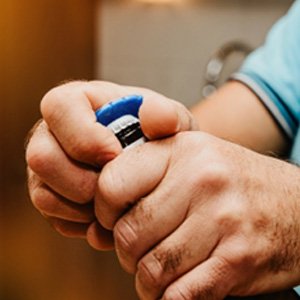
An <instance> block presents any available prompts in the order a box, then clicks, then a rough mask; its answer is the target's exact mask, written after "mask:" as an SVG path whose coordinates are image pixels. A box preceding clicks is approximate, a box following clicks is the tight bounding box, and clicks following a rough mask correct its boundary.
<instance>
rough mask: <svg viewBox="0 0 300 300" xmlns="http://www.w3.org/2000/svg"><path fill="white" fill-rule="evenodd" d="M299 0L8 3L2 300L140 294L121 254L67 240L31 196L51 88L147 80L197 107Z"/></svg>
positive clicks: (0, 51) (1, 123) (2, 23)
mask: <svg viewBox="0 0 300 300" xmlns="http://www.w3.org/2000/svg"><path fill="white" fill-rule="evenodd" d="M291 3H292V1H289V0H248V1H244V0H198V1H196V0H194V1H192V0H172V1H168V0H118V1H117V0H102V1H101V0H43V1H39V0H26V1H20V0H1V1H0V109H1V116H0V134H1V136H0V137H1V140H0V154H1V157H0V193H1V194H0V205H1V207H0V235H1V236H0V284H1V286H0V299H1V300H2V299H3V300H4V299H5V300H39V299H43V300H48V299H49V300H50V299H59V300H65V299H74V300H77V299H78V300H86V299H87V300H89V299H101V300H102V299H105V300H106V299H109V300H114V299H137V298H136V295H135V291H134V282H133V278H131V276H129V275H127V274H125V273H124V272H123V271H122V270H121V268H120V267H119V265H118V262H117V260H116V258H115V256H114V254H113V253H100V252H96V251H94V250H92V249H90V248H89V247H88V246H87V245H86V243H85V242H84V241H77V240H72V239H66V238H63V237H60V236H59V235H58V234H57V233H56V232H54V231H53V230H52V228H50V226H49V225H48V224H47V223H46V222H45V221H44V220H43V219H42V217H41V216H40V215H39V214H38V213H37V212H36V211H35V209H34V208H33V207H32V205H31V204H30V200H29V198H28V195H27V190H26V179H25V178H26V172H25V163H24V146H23V144H24V138H25V136H26V133H27V132H28V130H29V129H30V128H31V126H32V125H33V124H34V122H35V121H36V120H37V119H38V118H39V117H40V113H39V103H40V100H41V98H42V96H43V95H44V94H45V93H46V92H47V90H49V89H50V88H51V87H53V86H55V85H58V84H60V83H61V82H63V81H64V80H70V79H104V80H110V81H114V82H117V83H122V84H127V85H138V86H145V87H148V88H151V89H154V90H156V91H158V92H161V93H163V94H165V95H167V96H169V97H172V98H175V99H177V100H179V101H182V102H183V103H184V104H186V105H187V106H190V105H193V104H194V103H195V102H196V101H198V100H200V99H201V98H202V95H203V94H207V93H209V92H210V91H211V90H213V89H214V86H217V85H219V84H221V83H222V82H223V81H224V80H226V78H227V77H228V75H230V73H231V72H233V71H234V70H235V69H237V68H238V66H239V65H240V63H241V62H242V60H243V58H244V56H245V54H246V53H248V52H249V51H250V50H251V49H252V48H255V47H257V46H259V45H260V44H261V43H262V42H263V40H264V36H265V34H266V32H267V31H268V29H269V28H270V26H271V25H272V24H273V23H274V21H275V20H276V19H278V18H279V17H280V16H281V15H283V14H284V13H285V12H286V11H287V9H288V7H289V6H290V4H291Z"/></svg>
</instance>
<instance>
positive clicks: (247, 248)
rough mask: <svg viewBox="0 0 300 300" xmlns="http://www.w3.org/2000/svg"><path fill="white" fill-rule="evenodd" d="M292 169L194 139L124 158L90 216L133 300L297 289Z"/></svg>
mask: <svg viewBox="0 0 300 300" xmlns="http://www.w3.org/2000/svg"><path fill="white" fill-rule="evenodd" d="M299 182H300V171H299V169H298V168H297V167H295V166H293V165H290V164H288V163H286V162H283V161H280V160H277V159H274V158H270V157H266V156H263V155H260V154H257V153H254V152H252V151H250V150H247V149H245V148H243V147H240V146H237V145H235V144H231V143H229V142H226V141H223V140H220V139H218V138H215V137H213V136H210V135H208V134H204V133H201V132H186V133H179V134H177V135H176V136H174V137H170V138H168V139H164V140H159V141H151V142H148V143H146V144H144V145H142V146H139V147H137V148H134V149H130V150H128V151H124V152H123V153H121V154H120V155H119V156H118V157H116V158H115V159H114V160H112V161H111V162H109V163H108V164H107V165H105V167H104V168H103V170H102V172H101V175H100V178H99V183H98V192H97V195H96V198H95V205H96V216H97V218H98V220H99V222H100V223H101V224H102V225H103V226H104V227H105V228H107V229H113V231H114V239H115V246H116V250H117V254H118V257H119V260H120V263H121V265H122V266H123V268H124V269H125V270H127V271H128V272H130V273H135V274H136V288H137V292H138V294H139V296H140V298H141V299H160V298H162V299H165V300H167V299H176V300H177V299H210V300H211V299H214V300H218V299H223V298H224V297H226V296H227V295H233V296H244V295H254V294H258V293H263V292H271V291H275V290H280V289H285V288H289V287H292V286H294V285H296V284H298V283H299V282H300V254H299V253H300V236H299V235H300V217H299V215H298V214H299V212H300V202H299V198H300V189H299Z"/></svg>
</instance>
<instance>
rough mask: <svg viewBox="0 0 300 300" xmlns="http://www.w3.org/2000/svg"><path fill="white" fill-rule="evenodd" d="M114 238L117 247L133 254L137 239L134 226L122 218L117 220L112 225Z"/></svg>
mask: <svg viewBox="0 0 300 300" xmlns="http://www.w3.org/2000/svg"><path fill="white" fill-rule="evenodd" d="M114 239H115V243H116V246H117V248H119V249H121V250H122V252H125V253H130V254H131V255H133V254H134V252H135V249H136V246H137V242H138V240H139V238H138V235H137V233H136V230H135V228H134V226H132V225H131V224H130V222H129V221H127V220H124V219H121V220H119V221H118V222H117V224H116V226H115V227H114Z"/></svg>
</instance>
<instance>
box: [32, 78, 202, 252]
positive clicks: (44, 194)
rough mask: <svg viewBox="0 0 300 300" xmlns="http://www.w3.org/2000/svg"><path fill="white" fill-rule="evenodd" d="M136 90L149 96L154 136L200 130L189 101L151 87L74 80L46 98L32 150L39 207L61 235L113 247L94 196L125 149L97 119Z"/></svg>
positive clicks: (147, 111) (146, 120)
mask: <svg viewBox="0 0 300 300" xmlns="http://www.w3.org/2000/svg"><path fill="white" fill-rule="evenodd" d="M131 94H140V95H143V96H144V102H143V105H142V106H141V110H140V120H141V126H142V129H143V131H144V133H145V135H146V136H147V137H148V138H149V139H150V140H151V139H155V138H160V137H164V136H168V135H171V134H174V133H176V132H178V131H182V130H191V129H195V127H196V125H195V124H194V123H193V120H192V117H191V114H190V113H189V112H188V111H187V109H185V108H184V107H183V105H181V104H179V103H177V102H175V101H173V100H170V99H168V98H166V97H164V96H162V95H159V94H157V93H155V92H152V91H150V90H147V89H142V88H134V87H126V86H119V85H116V84H112V83H108V82H99V81H98V82H96V81H95V82H72V83H68V84H65V85H63V86H60V87H57V88H54V89H53V90H51V91H50V92H49V93H48V94H47V95H46V96H45V97H44V98H43V100H42V103H41V111H42V115H43V121H42V122H40V123H39V124H38V125H37V126H35V128H34V129H33V131H32V136H31V138H30V139H29V143H28V146H27V151H26V159H27V163H28V184H29V192H30V196H31V199H32V202H33V204H34V206H35V207H36V208H37V209H38V210H39V211H40V212H41V214H42V215H43V216H45V218H47V219H48V220H49V222H50V223H51V224H52V225H53V226H54V228H56V230H57V231H58V232H60V233H61V234H63V235H65V236H70V237H81V238H87V239H88V242H89V243H90V244H91V245H92V246H94V247H95V248H98V249H103V250H104V249H110V248H112V247H113V240H112V235H111V232H110V231H107V230H105V229H104V228H103V227H101V226H100V225H99V224H98V223H97V222H96V221H95V216H94V207H93V198H94V193H95V189H96V183H97V179H98V176H99V170H100V169H101V167H102V166H103V165H104V164H105V163H106V162H108V161H110V160H111V159H113V158H114V157H116V156H117V155H118V154H119V153H120V152H121V151H122V149H121V145H120V144H119V142H118V140H117V139H116V138H115V136H114V135H113V134H112V132H111V131H110V130H108V129H107V128H105V127H103V126H102V125H100V124H99V123H96V118H95V111H96V110H97V109H98V108H100V107H101V106H102V105H103V104H105V103H106V102H108V101H111V100H115V99H118V98H120V97H122V96H127V95H131ZM95 237H96V238H95Z"/></svg>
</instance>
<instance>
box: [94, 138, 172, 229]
mask: <svg viewBox="0 0 300 300" xmlns="http://www.w3.org/2000/svg"><path fill="white" fill-rule="evenodd" d="M167 143H168V142H167V141H166V142H165V143H164V144H166V147H164V146H163V145H162V143H156V142H149V143H146V144H144V145H141V146H139V147H137V148H134V149H131V151H124V152H123V153H122V154H120V155H119V156H118V157H116V158H115V159H114V160H113V161H111V162H109V163H108V164H107V165H105V167H104V168H103V169H102V172H101V174H100V177H99V181H98V189H97V192H96V196H95V213H96V216H97V219H98V220H99V222H100V223H101V225H102V226H104V227H105V228H107V229H110V230H112V229H113V227H114V224H115V222H116V220H117V219H118V218H119V216H120V215H121V214H122V213H123V212H124V211H125V210H126V209H128V208H129V207H130V206H132V205H133V204H134V203H135V202H136V201H138V200H139V199H140V198H141V197H143V196H145V195H147V194H148V193H149V192H150V191H152V190H153V188H154V187H155V186H157V185H158V183H159V182H160V180H161V179H162V178H163V176H164V174H165V172H166V169H167V167H168V159H167V158H168V156H169V154H168V151H169V147H168V146H167ZM145 170H147V172H145Z"/></svg>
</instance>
